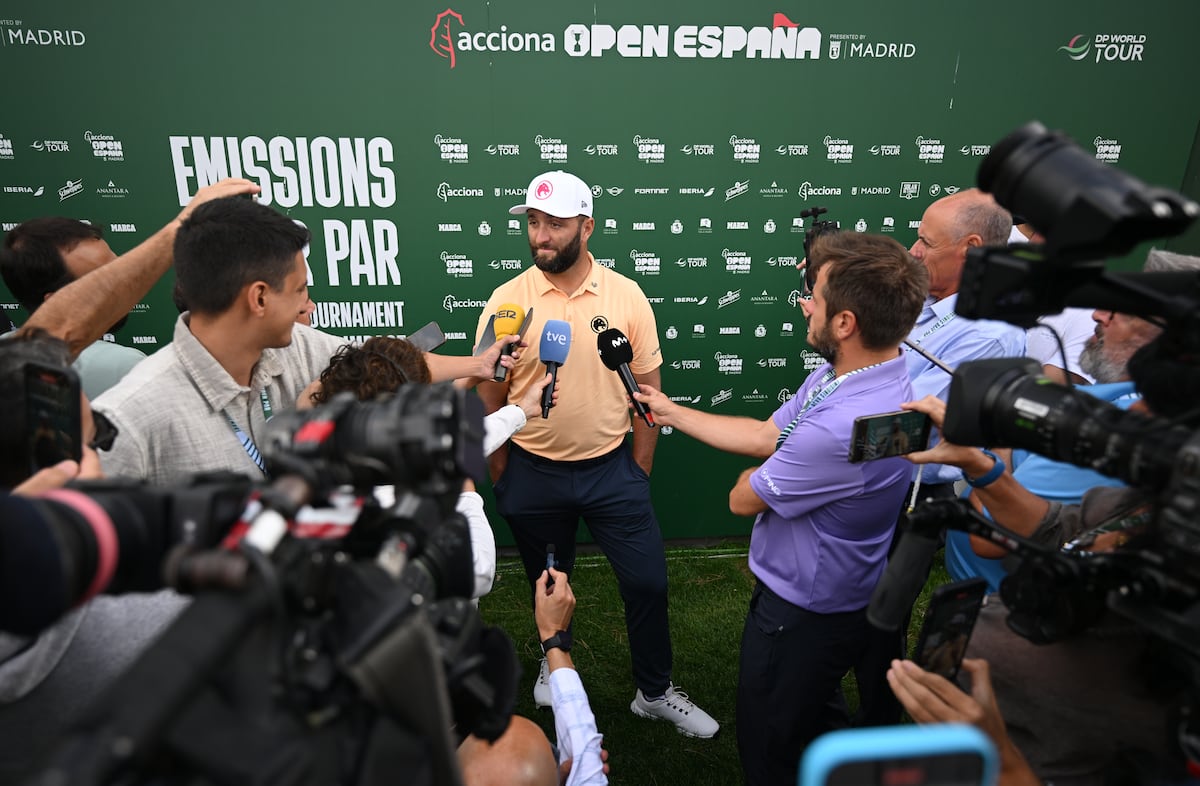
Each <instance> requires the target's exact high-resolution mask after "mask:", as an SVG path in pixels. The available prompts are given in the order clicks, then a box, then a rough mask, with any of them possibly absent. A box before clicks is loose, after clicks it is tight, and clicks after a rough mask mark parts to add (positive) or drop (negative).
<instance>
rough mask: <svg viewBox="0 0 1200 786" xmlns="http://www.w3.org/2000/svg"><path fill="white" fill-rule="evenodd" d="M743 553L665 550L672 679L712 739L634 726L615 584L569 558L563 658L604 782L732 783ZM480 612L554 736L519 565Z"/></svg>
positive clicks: (600, 570)
mask: <svg viewBox="0 0 1200 786" xmlns="http://www.w3.org/2000/svg"><path fill="white" fill-rule="evenodd" d="M746 548H747V546H746V542H745V541H744V540H740V541H734V542H728V543H722V544H717V545H714V546H711V547H706V548H687V549H670V550H668V552H667V572H668V577H669V581H670V615H671V641H672V646H673V648H674V654H675V661H674V668H673V673H674V679H675V682H676V684H677V686H678V687H679V688H681V689H682V690H684V691H685V692H687V693H688V694H689V695H690V696H691V697H692V699H693V700H695V701H696V703H697V704H699V705H700V706H701V707H703V708H704V709H705V710H706V711H708V712H709V714H711V715H712V716H713V717H714V718H716V719H717V721H718V722H719V723H720V724H721V732H720V734H718V735H717V737H716V738H715V739H711V740H696V739H690V738H688V737H684V736H682V735H680V734H679V733H677V732H676V731H675V727H674V726H672V725H671V724H668V723H664V722H658V721H649V720H645V719H642V718H638V717H636V716H634V715H633V714H632V713H631V712H630V711H629V702H630V701H631V700H632V699H633V693H634V686H633V676H632V672H631V669H630V664H629V647H628V644H627V641H626V636H625V616H624V610H623V608H624V607H623V606H622V604H621V598H620V596H619V594H618V592H617V584H616V579H615V578H614V577H613V573H612V570H611V568H610V567H609V566H608V563H607V562H606V561H605V559H604V558H603V557H602V556H599V555H587V556H580V557H579V558H578V559H577V560H576V563H575V571H574V574H573V575H572V577H571V587H572V589H574V591H575V597H576V608H575V625H574V636H575V645H574V648H573V649H572V650H571V655H572V658H573V659H574V661H575V666H576V668H577V669H578V670H579V674H580V676H581V677H582V679H583V684H584V686H585V687H586V688H587V691H588V696H589V697H590V699H591V705H592V710H593V712H595V714H596V723H597V725H598V726H599V729H600V732H601V733H602V734H603V735H604V747H605V748H607V749H608V751H609V755H610V759H609V763H610V764H611V765H612V772H611V775H610V782H611V783H613V784H618V785H620V784H638V785H639V786H641V785H643V784H672V785H673V784H686V786H701V785H702V784H721V785H724V784H737V783H740V782H741V769H740V766H739V764H738V757H737V743H736V734H735V731H734V693H735V688H736V684H737V659H738V645H739V641H740V639H741V634H742V623H743V621H744V619H745V614H746V605H747V603H748V602H749V598H750V590H751V588H752V587H753V584H754V578H753V576H752V575H751V574H750V571H749V568H748V567H747V564H746ZM948 580H949V579H948V577H947V576H946V573H945V571H944V569H943V568H942V564H941V560H940V558H939V559H938V561H937V563H936V564H935V566H934V571H933V574H932V575H931V577H930V580H929V583H928V584H927V585H926V588H925V591H924V592H923V593H922V595H921V599H920V600H919V601H918V603H917V610H916V612H914V615H913V617H914V622H913V625H914V626H917V625H919V624H920V619H921V615H922V613H923V612H924V610H925V604H926V599H927V597H928V593H929V590H930V588H931V587H934V586H937V585H939V584H943V583H945V582H946V581H948ZM480 611H481V612H482V614H483V617H484V619H485V620H486V621H487V622H489V623H490V624H493V625H499V626H500V627H502V628H504V629H505V630H506V631H508V633H509V635H510V636H512V637H513V640H514V642H515V644H516V648H517V657H518V658H519V659H520V661H521V666H522V668H523V670H524V674H523V675H522V678H521V686H520V690H519V692H518V696H517V702H518V703H517V712H519V713H520V714H522V715H526V716H528V717H531V718H533V719H534V720H536V721H537V722H538V723H540V724H541V725H542V727H543V728H544V729H545V730H546V731H547V733H548V734H550V735H551V737H553V735H554V719H553V717H552V715H551V714H550V712H549V710H535V709H534V706H533V696H532V691H533V681H534V680H535V679H536V678H537V669H538V663H539V661H540V659H541V649H540V648H539V646H538V642H537V635H536V632H535V630H534V627H533V614H532V612H531V610H530V607H529V585H528V584H527V583H526V581H525V574H524V572H523V571H522V569H521V564H520V561H519V560H517V559H515V558H512V559H502V560H501V561H500V564H499V566H498V569H497V572H496V584H495V588H494V589H493V590H492V592H491V594H489V595H488V596H487V597H485V598H484V599H483V600H482V601H481V602H480ZM911 638H912V637H911V636H910V639H911ZM845 687H846V692H847V699H848V700H849V701H850V702H851V704H852V705H853V704H854V703H855V701H856V694H855V691H854V686H853V681H852V680H850V679H849V678H848V679H847V682H846V684H845Z"/></svg>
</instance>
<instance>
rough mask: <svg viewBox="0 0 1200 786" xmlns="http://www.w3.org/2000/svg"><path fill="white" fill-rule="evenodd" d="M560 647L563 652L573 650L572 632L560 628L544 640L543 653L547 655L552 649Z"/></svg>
mask: <svg viewBox="0 0 1200 786" xmlns="http://www.w3.org/2000/svg"><path fill="white" fill-rule="evenodd" d="M555 647H558V648H559V649H560V650H562V651H563V652H570V651H571V632H570V631H566V630H560V631H559V632H558V633H555V634H554V635H553V636H551V637H550V638H548V639H546V640H545V641H543V642H542V654H543V655H545V654H546V653H547V652H549V651H550V650H552V649H554V648H555Z"/></svg>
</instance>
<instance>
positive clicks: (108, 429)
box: [88, 410, 120, 452]
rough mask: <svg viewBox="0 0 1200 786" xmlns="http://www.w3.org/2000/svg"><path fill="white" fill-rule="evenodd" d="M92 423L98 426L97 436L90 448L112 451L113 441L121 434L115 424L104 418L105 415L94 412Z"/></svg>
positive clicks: (89, 445)
mask: <svg viewBox="0 0 1200 786" xmlns="http://www.w3.org/2000/svg"><path fill="white" fill-rule="evenodd" d="M92 422H93V423H95V425H96V435H95V436H93V437H92V441H91V442H89V443H88V447H89V448H91V449H92V450H103V451H106V452H107V451H109V450H112V446H113V440H115V439H116V438H117V434H119V433H120V432H119V431H118V430H117V427H116V426H114V425H113V422H112V421H111V420H109V419H108V418H106V417H104V414H103V413H100V412H97V411H95V410H92Z"/></svg>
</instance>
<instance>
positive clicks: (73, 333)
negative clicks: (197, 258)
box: [25, 178, 259, 357]
mask: <svg viewBox="0 0 1200 786" xmlns="http://www.w3.org/2000/svg"><path fill="white" fill-rule="evenodd" d="M258 191H259V187H258V184H257V183H254V182H252V181H250V180H244V179H242V178H227V179H225V180H220V181H218V182H216V183H213V184H212V185H209V186H205V187H204V188H201V189H200V190H199V191H197V192H196V196H194V197H192V201H191V202H189V203H188V205H187V207H185V208H184V209H183V211H182V212H180V214H179V215H178V216H176V217H175V219H174V220H173V221H171V223H169V224H167V225H166V226H165V227H163V228H162V229H160V230H158V231H157V232H155V233H154V234H153V235H151V236H150V237H149V238H147V239H146V240H145V241H143V242H142V243H140V244H139V245H138V246H136V247H135V248H133V249H131V250H130V251H128V252H126V253H124V254H122V255H121V256H119V257H117V258H116V259H114V260H113V261H112V262H109V263H108V264H107V265H104V266H102V267H99V268H96V269H95V270H93V271H92V272H91V273H88V274H87V275H86V276H83V277H82V278H79V279H77V280H75V281H72V282H71V283H70V284H67V285H66V286H65V287H63V288H62V289H60V290H58V291H57V292H55V293H54V297H52V298H50V299H49V300H47V301H46V302H45V303H43V304H42V305H41V306H40V307H39V308H38V310H37V311H35V312H33V315H32V316H31V317H29V320H28V321H27V322H26V323H25V327H26V328H41V329H43V330H45V331H47V332H48V333H50V334H51V335H54V336H57V337H58V338H61V339H62V340H64V341H66V342H67V345H68V346H69V347H70V348H71V355H72V357H77V356H78V355H79V353H80V352H82V351H83V350H84V349H86V348H87V347H88V346H90V345H91V344H92V343H93V342H95V341H96V340H98V339H99V338H100V337H101V336H103V335H104V332H105V331H106V330H108V329H109V328H110V327H112V326H113V325H114V324H116V322H117V321H118V320H120V319H121V318H122V317H124V316H125V315H126V314H128V313H129V312H130V310H131V309H132V308H133V307H134V306H135V305H137V302H138V301H139V300H141V299H142V298H143V297H145V296H146V293H147V292H149V291H150V288H151V287H152V286H154V283H155V282H156V281H158V280H159V279H160V278H162V276H163V274H164V273H166V272H167V269H168V268H170V267H171V262H172V260H173V259H174V246H175V232H176V230H178V229H179V225H180V224H181V223H183V221H184V219H186V218H187V217H188V216H189V215H190V214H191V212H192V210H194V209H195V208H196V207H197V206H198V205H201V204H203V203H204V202H208V201H210V200H213V199H220V198H221V197H227V196H234V195H236V194H257V193H258Z"/></svg>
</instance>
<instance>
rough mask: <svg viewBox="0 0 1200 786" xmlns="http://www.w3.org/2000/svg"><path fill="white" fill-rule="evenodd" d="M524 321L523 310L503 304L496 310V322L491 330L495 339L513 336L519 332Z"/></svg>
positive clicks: (511, 304)
mask: <svg viewBox="0 0 1200 786" xmlns="http://www.w3.org/2000/svg"><path fill="white" fill-rule="evenodd" d="M524 321H525V309H524V308H522V307H521V306H518V305H515V304H513V303H505V304H503V305H502V306H500V307H499V308H497V309H496V321H495V322H494V323H493V329H494V330H495V332H496V337H497V338H499V337H500V336H515V335H516V334H517V333H519V332H520V331H521V323H522V322H524Z"/></svg>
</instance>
